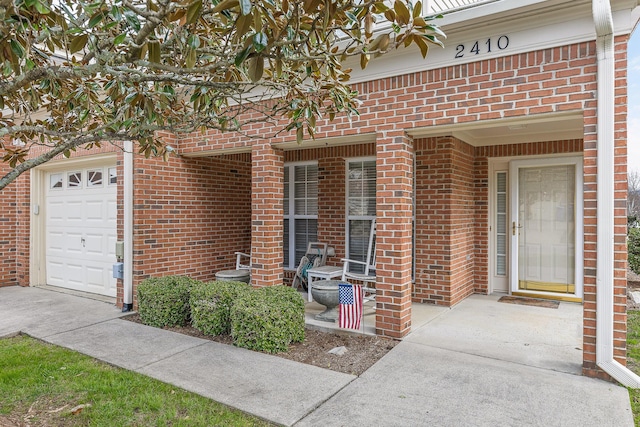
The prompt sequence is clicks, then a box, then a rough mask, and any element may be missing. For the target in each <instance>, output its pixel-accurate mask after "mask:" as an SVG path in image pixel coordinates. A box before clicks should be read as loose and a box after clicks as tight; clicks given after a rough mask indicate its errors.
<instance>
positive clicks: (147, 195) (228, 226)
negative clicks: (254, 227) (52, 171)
mask: <svg viewBox="0 0 640 427" xmlns="http://www.w3.org/2000/svg"><path fill="white" fill-rule="evenodd" d="M134 182H135V190H134V244H133V246H134V273H133V274H134V304H136V301H135V295H136V292H135V286H136V285H137V283H139V282H140V281H141V280H143V279H145V278H147V277H150V276H167V275H171V274H179V275H188V276H190V277H193V278H194V279H198V280H213V279H214V278H215V273H216V272H217V271H220V270H225V269H230V268H235V259H236V258H235V255H234V252H235V251H242V252H249V249H250V246H251V244H250V239H251V163H250V158H249V155H248V154H241V155H234V156H221V157H211V158H202V159H185V158H177V157H171V158H170V160H169V161H168V162H166V163H165V162H163V161H162V160H160V159H143V158H139V157H137V158H136V159H135V163H134ZM119 295H120V294H119ZM119 298H121V295H120V296H119ZM119 303H121V300H119Z"/></svg>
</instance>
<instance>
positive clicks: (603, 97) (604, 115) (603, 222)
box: [592, 0, 640, 388]
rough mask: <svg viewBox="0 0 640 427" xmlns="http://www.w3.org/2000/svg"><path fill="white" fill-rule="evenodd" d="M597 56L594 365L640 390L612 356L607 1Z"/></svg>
mask: <svg viewBox="0 0 640 427" xmlns="http://www.w3.org/2000/svg"><path fill="white" fill-rule="evenodd" d="M592 11H593V20H594V23H595V30H596V35H597V38H596V50H597V55H598V89H597V90H598V112H597V123H598V125H597V150H598V159H597V167H598V172H597V173H598V175H597V185H598V191H597V199H596V200H597V214H596V215H597V216H596V218H597V224H598V227H597V234H596V238H597V257H596V258H597V259H596V364H597V365H598V366H599V367H600V368H601V369H602V370H603V371H604V372H606V373H607V374H609V375H610V376H611V377H612V378H613V379H615V380H616V381H618V382H619V383H621V384H622V385H624V386H625V387H633V388H640V377H639V376H638V375H636V374H635V373H633V372H632V371H630V370H629V369H628V368H627V367H625V366H623V365H622V364H620V363H619V362H617V361H616V360H615V359H614V357H613V350H614V348H613V332H614V331H613V324H614V323H613V320H614V299H613V277H614V268H613V266H614V256H613V254H614V145H615V136H614V122H615V116H614V113H615V111H614V108H615V57H614V54H615V52H614V36H613V16H612V13H611V4H610V3H609V0H593V3H592Z"/></svg>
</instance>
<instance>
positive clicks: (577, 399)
mask: <svg viewBox="0 0 640 427" xmlns="http://www.w3.org/2000/svg"><path fill="white" fill-rule="evenodd" d="M492 304H493V305H492ZM494 305H497V303H496V302H495V299H491V297H472V298H470V299H468V300H467V301H465V302H463V303H461V304H459V305H458V306H456V307H455V308H454V309H451V310H442V309H440V310H438V311H437V313H438V314H437V315H435V316H433V317H431V318H428V320H427V321H426V323H425V324H424V325H423V326H420V327H418V328H416V330H415V331H414V332H412V333H411V334H410V335H409V336H408V337H407V338H406V339H405V340H404V341H403V342H401V343H400V344H398V345H397V346H396V347H395V348H394V349H393V350H392V351H391V352H389V353H388V354H387V355H386V356H385V357H384V358H383V359H381V360H380V361H379V362H378V363H376V364H375V365H374V366H373V367H371V368H370V369H369V370H368V371H366V372H365V373H364V374H363V375H361V376H360V377H354V376H352V375H347V374H341V373H336V372H333V371H329V370H326V369H321V368H317V367H314V366H309V365H305V364H301V363H297V362H293V361H290V360H286V359H282V358H279V357H276V356H269V355H265V354H261V353H255V352H252V351H248V350H244V349H240V348H236V347H232V346H226V345H223V344H218V343H215V342H211V341H208V340H202V339H198V338H193V337H188V336H183V335H180V334H177V333H173V332H169V331H165V330H162V329H157V328H151V327H147V326H144V325H140V324H136V323H131V322H125V321H122V320H119V319H118V317H120V316H121V315H122V313H120V311H119V310H118V309H116V308H115V307H114V306H113V305H110V304H107V303H104V302H100V301H95V300H91V299H87V298H82V297H78V296H73V295H68V294H64V293H60V292H55V291H51V290H44V289H38V288H18V287H8V288H0V336H5V335H9V334H13V333H16V332H18V331H21V332H24V333H27V334H29V335H31V336H34V337H36V338H40V339H42V340H44V341H47V342H50V343H53V344H57V345H61V346H64V347H67V348H71V349H74V350H77V351H80V352H82V353H85V354H88V355H90V356H93V357H96V358H98V359H101V360H104V361H106V362H108V363H111V364H114V365H117V366H121V367H123V368H126V369H129V370H132V371H136V372H140V373H143V374H145V375H149V376H151V377H154V378H157V379H160V380H162V381H165V382H168V383H171V384H174V385H176V386H180V387H183V388H185V389H187V390H191V391H194V392H196V393H199V394H202V395H204V396H207V397H209V398H211V399H214V400H216V401H219V402H222V403H225V404H227V405H230V406H233V407H236V408H238V409H241V410H243V411H246V412H248V413H251V414H254V415H256V416H259V417H262V418H265V419H268V420H271V421H273V422H275V423H278V424H282V425H287V426H289V425H296V426H316V425H333V426H342V425H376V426H417V425H433V426H460V425H465V426H485V425H486V426H616V427H617V426H632V425H633V419H632V414H631V408H630V404H629V396H628V393H627V391H626V389H624V388H622V387H619V386H616V385H614V384H610V383H607V382H603V381H599V380H594V379H590V378H586V377H582V376H579V375H576V374H575V373H574V371H575V368H576V367H575V361H574V354H573V352H572V351H571V349H570V348H560V351H561V352H560V353H556V354H559V355H560V357H559V358H558V357H555V358H554V359H555V360H549V359H550V357H551V356H550V355H552V354H554V353H553V351H552V350H553V347H557V346H556V344H555V343H550V344H549V345H546V344H544V343H542V342H538V341H535V340H534V339H532V338H535V336H531V335H530V336H527V335H524V336H523V334H522V332H519V331H518V330H517V329H515V330H513V329H509V328H507V327H506V326H505V325H504V322H503V319H502V318H500V317H499V316H496V308H495V307H494ZM499 306H500V308H499V309H500V310H502V309H503V308H502V306H508V304H499ZM518 308H523V307H517V308H515V309H514V308H513V307H508V308H505V310H507V311H511V310H515V311H513V313H516V314H518ZM532 308H537V307H525V310H524V311H520V314H519V315H521V314H522V313H530V315H532V316H536V318H544V316H546V315H547V314H548V313H545V312H540V311H538V312H537V314H536V313H534V312H533V311H531V309H532ZM537 309H538V310H542V309H539V308H537ZM570 310H572V309H571V308H569V311H570ZM483 312H484V316H485V319H484V320H483V319H481V318H482V313H483ZM487 316H488V317H487ZM569 317H570V316H569ZM487 318H488V320H487ZM491 318H494V320H496V321H497V322H498V324H502V326H501V327H502V328H505V330H507V331H508V333H507V336H509V334H511V338H512V339H511V342H504V339H503V337H501V336H500V334H495V333H494V332H490V333H487V334H486V335H485V337H486V340H484V342H485V344H483V339H482V337H480V336H478V334H481V333H482V330H484V329H486V328H485V326H491V324H492V323H491ZM465 319H466V320H465ZM559 319H562V316H560V317H559ZM565 320H566V319H565ZM487 321H488V322H489V323H490V324H483V323H482V322H487ZM566 321H567V322H568V321H569V320H566ZM500 322H502V323H500ZM507 323H508V322H507ZM563 323H564V321H562V322H560V323H555V324H553V325H549V327H555V328H559V329H557V330H558V331H561V330H562V329H563V328H562V327H561V326H562V324H563ZM471 325H476V326H475V328H474V327H472V326H471ZM497 329H498V330H499V329H500V328H497ZM564 329H566V328H564ZM495 330H496V328H493V329H490V331H495ZM492 334H493V336H492ZM534 335H535V334H534ZM472 338H473V339H472ZM538 338H539V337H538ZM561 341H562V342H564V340H561ZM465 342H467V344H468V345H465ZM527 343H528V344H529V345H525V344H527ZM532 345H533V347H532ZM527 347H528V348H527ZM547 347H548V348H547ZM531 349H533V350H532V351H528V350H531ZM573 350H574V351H577V350H576V349H575V348H574V349H573ZM563 352H564V353H563ZM531 353H533V356H531ZM527 354H529V356H526V355H527ZM567 357H568V358H569V361H568V362H566V363H562V362H561V360H562V359H566V358H567ZM545 359H546V362H545Z"/></svg>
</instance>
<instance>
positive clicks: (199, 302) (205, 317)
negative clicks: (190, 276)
mask: <svg viewBox="0 0 640 427" xmlns="http://www.w3.org/2000/svg"><path fill="white" fill-rule="evenodd" d="M246 292H251V286H249V285H248V284H247V283H244V282H209V283H200V284H198V285H195V286H193V287H192V288H191V297H190V298H189V305H190V306H191V325H192V326H193V327H194V328H196V329H197V330H199V331H200V332H202V333H203V334H207V335H221V334H229V333H230V332H231V319H230V317H229V313H230V311H231V306H232V305H233V303H234V301H235V300H236V299H237V298H238V296H240V295H241V294H243V293H246Z"/></svg>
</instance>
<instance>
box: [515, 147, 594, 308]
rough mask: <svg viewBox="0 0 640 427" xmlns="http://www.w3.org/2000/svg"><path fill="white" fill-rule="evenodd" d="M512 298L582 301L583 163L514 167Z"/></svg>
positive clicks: (554, 161)
mask: <svg viewBox="0 0 640 427" xmlns="http://www.w3.org/2000/svg"><path fill="white" fill-rule="evenodd" d="M509 174H510V186H511V192H510V194H511V212H510V213H511V227H510V228H511V230H510V231H511V242H510V243H511V251H510V252H511V263H510V264H511V269H510V290H511V293H513V294H523V295H535V296H542V297H544V296H547V297H559V298H562V299H569V300H572V299H575V300H577V299H581V298H582V281H581V277H582V276H581V275H580V269H581V267H582V195H581V193H580V192H578V191H577V188H581V185H580V184H581V180H582V161H581V158H554V159H536V160H519V161H512V162H511V163H510V170H509Z"/></svg>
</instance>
